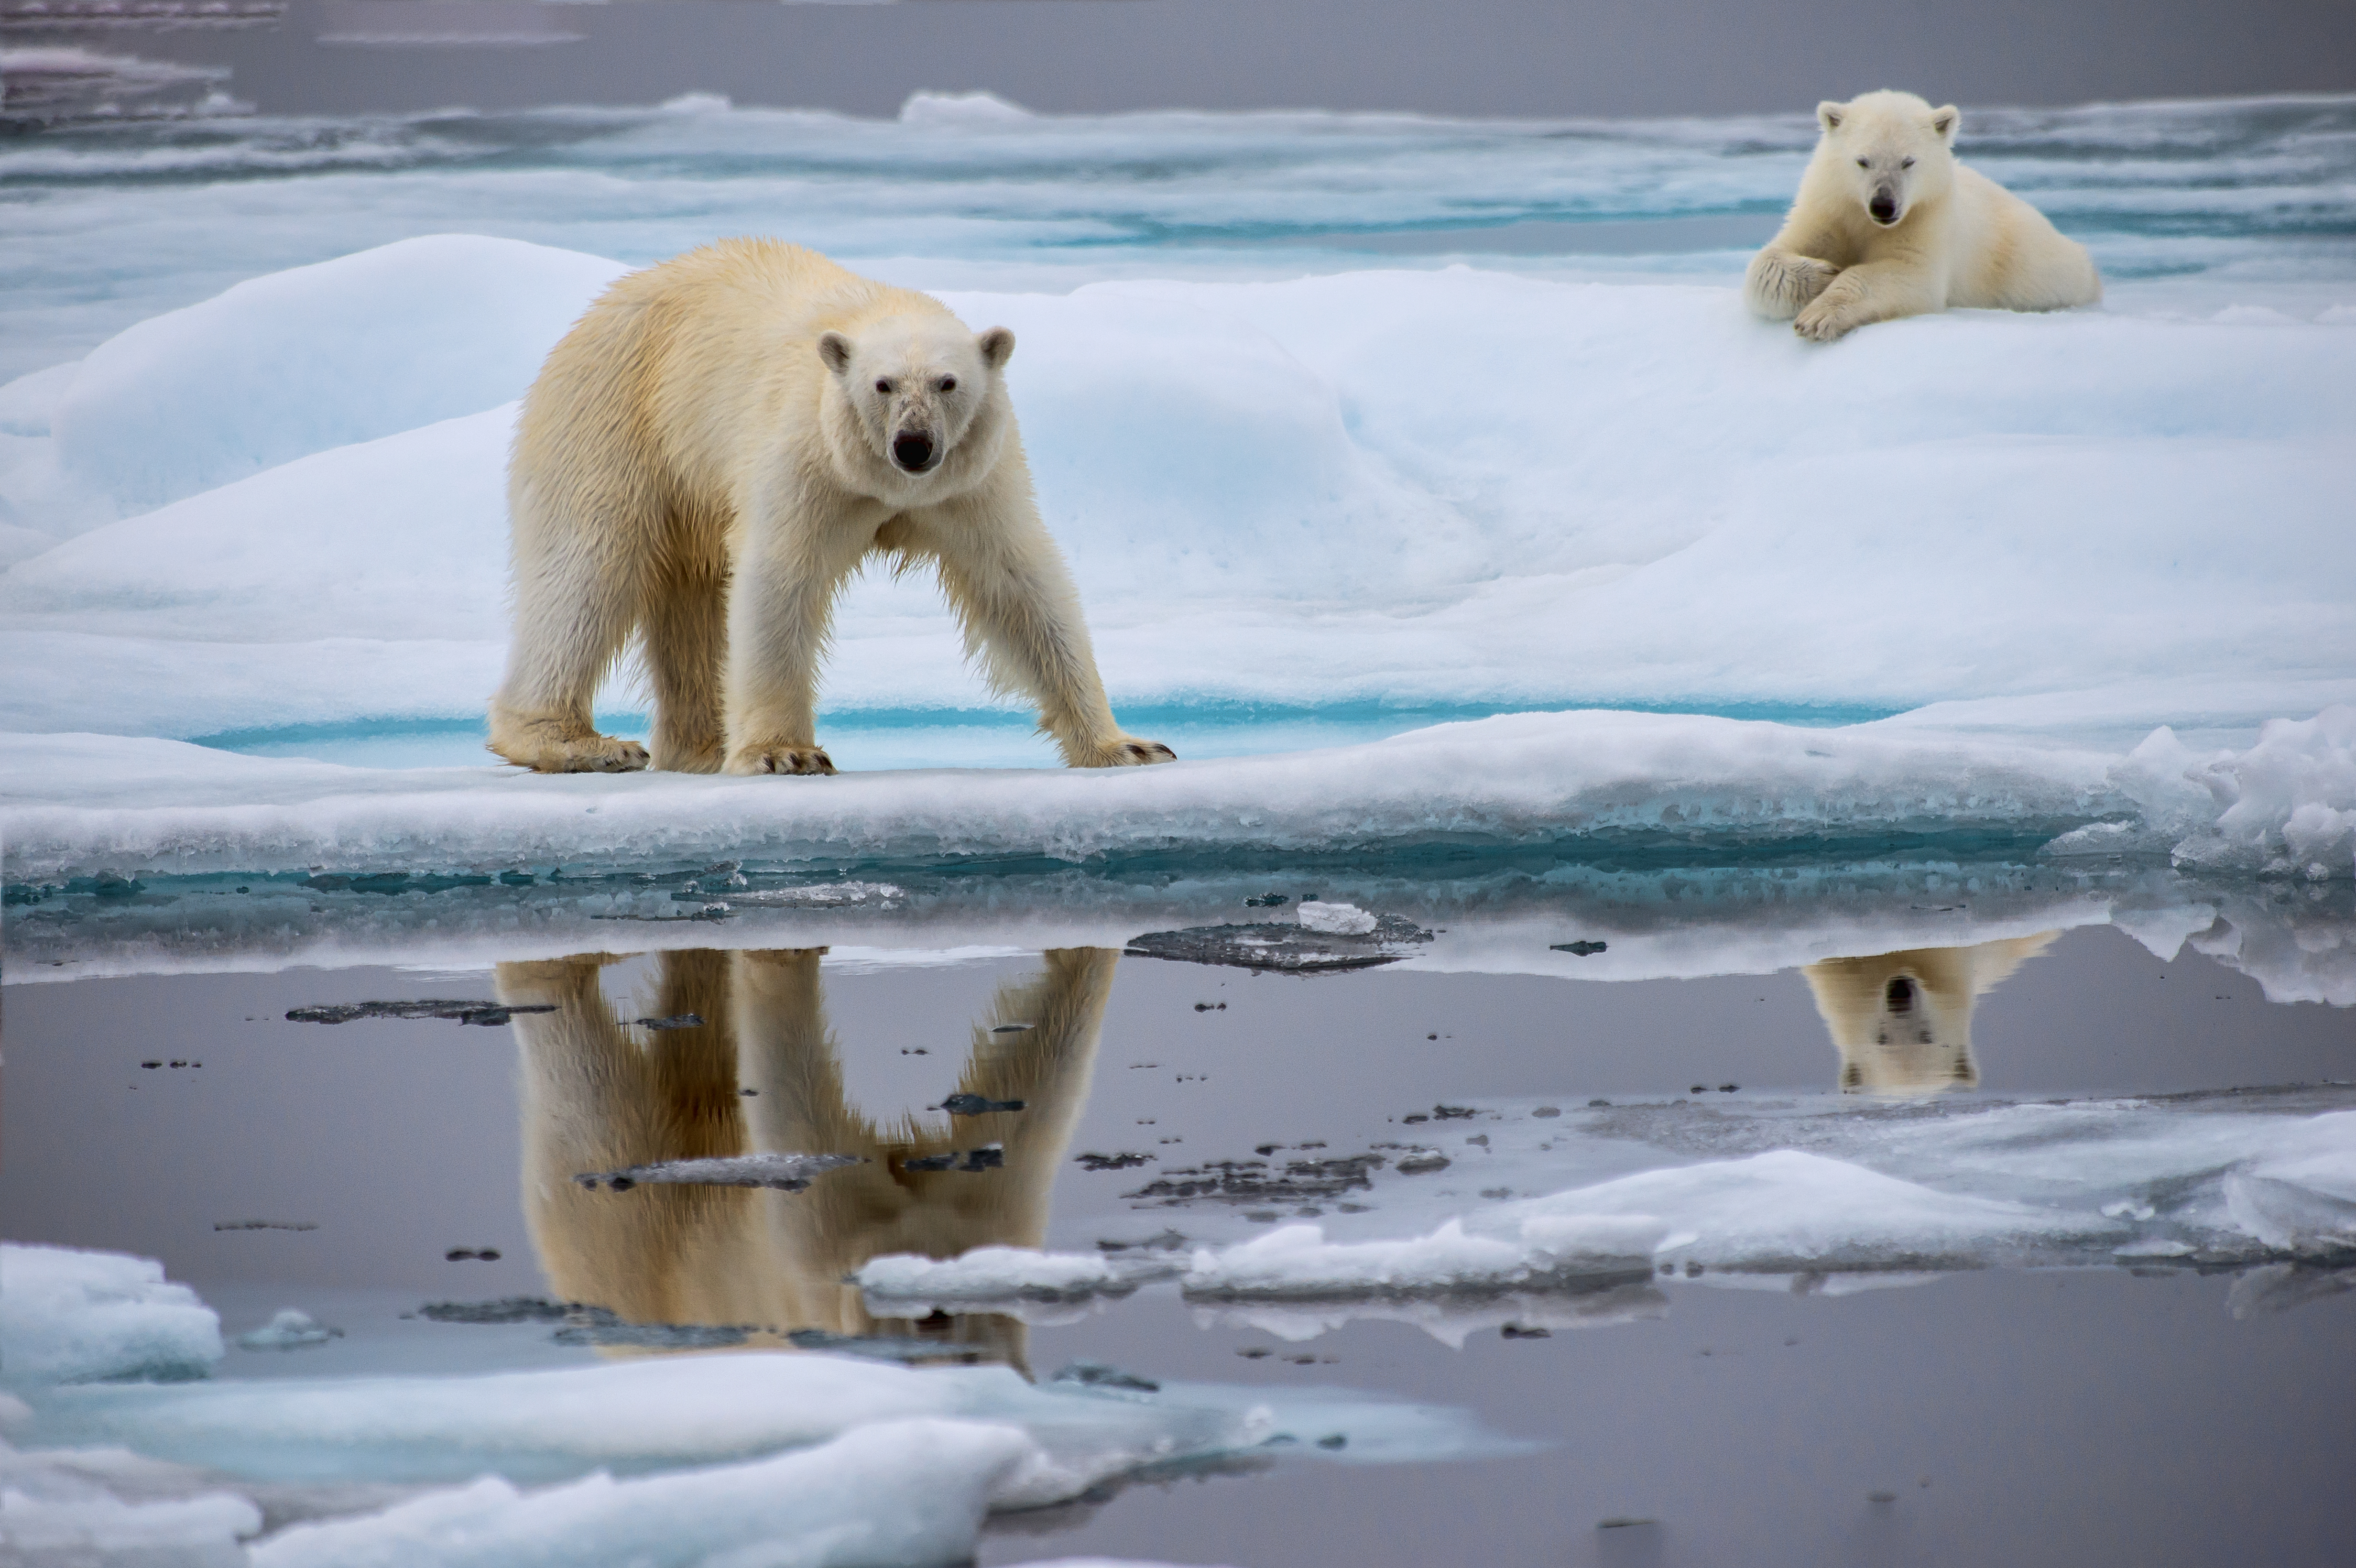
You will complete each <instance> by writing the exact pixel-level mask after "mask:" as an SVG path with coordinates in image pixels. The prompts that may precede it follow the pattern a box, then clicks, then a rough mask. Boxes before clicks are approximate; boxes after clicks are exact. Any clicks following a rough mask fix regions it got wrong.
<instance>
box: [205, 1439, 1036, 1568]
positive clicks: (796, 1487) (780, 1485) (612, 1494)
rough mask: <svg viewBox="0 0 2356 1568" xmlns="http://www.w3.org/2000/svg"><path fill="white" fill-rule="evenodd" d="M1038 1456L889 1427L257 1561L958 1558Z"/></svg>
mask: <svg viewBox="0 0 2356 1568" xmlns="http://www.w3.org/2000/svg"><path fill="white" fill-rule="evenodd" d="M1040 1460H1041V1456H1039V1454H1038V1452H1037V1450H1036V1449H1035V1448H1033V1445H1031V1443H1030V1442H1029V1440H1028V1439H1026V1438H1025V1437H1024V1436H1023V1434H1022V1432H1021V1431H1019V1430H1018V1429H1016V1428H1013V1427H1008V1426H995V1425H985V1424H979V1423H974V1422H962V1421H939V1420H916V1421H894V1422H881V1423H878V1424H874V1425H872V1426H862V1427H861V1428H859V1429H857V1430H856V1431H852V1432H849V1433H846V1434H844V1435H842V1436H841V1437H838V1438H836V1439H834V1440H833V1441H831V1442H829V1443H826V1444H823V1445H819V1446H818V1447H816V1448H812V1449H809V1450H806V1451H803V1452H799V1453H791V1454H784V1455H780V1456H776V1457H774V1458H767V1459H760V1460H755V1461H753V1462H751V1463H748V1464H741V1465H725V1466H712V1467H706V1468H701V1469H695V1470H688V1471H683V1472H679V1473H675V1474H670V1475H659V1476H641V1477H631V1478H629V1479H626V1480H616V1479H615V1478H614V1477H611V1476H609V1475H605V1474H603V1473H600V1474H597V1475H594V1476H589V1477H584V1478H583V1479H581V1480H578V1481H573V1482H571V1483H569V1484H566V1485H563V1486H557V1487H551V1488H547V1489H545V1490H542V1491H538V1492H531V1493H525V1492H521V1491H519V1490H518V1489H517V1488H515V1487H514V1486H513V1485H511V1484H510V1483H509V1482H507V1481H505V1480H501V1479H499V1478H498V1477H486V1478H485V1479H483V1480H480V1481H477V1482H476V1483H474V1484H473V1485H472V1486H468V1487H464V1488H456V1489H454V1490H450V1491H439V1492H433V1493H429V1494H427V1495H426V1496H424V1497H421V1498H417V1499H413V1500H412V1501H409V1502H405V1503H402V1504H399V1505H398V1506H396V1507H393V1508H391V1509H386V1510H384V1511H383V1512H381V1513H379V1514H374V1515H371V1516H369V1517H366V1518H361V1519H352V1520H335V1521H333V1522H329V1523H323V1524H305V1525H296V1526H295V1527H294V1528H292V1529H289V1530H286V1531H282V1532H281V1533H279V1534H278V1535H275V1536H273V1537H272V1538H271V1539H270V1540H269V1541H264V1542H262V1544H260V1545H259V1546H256V1547H255V1548H254V1549H253V1552H252V1563H253V1568H315V1565H316V1568H376V1565H381V1568H530V1565H531V1564H548V1565H550V1568H554V1565H557V1564H565V1565H568V1568H569V1565H571V1564H575V1563H630V1564H632V1565H633V1568H674V1565H675V1568H695V1565H704V1564H713V1563H754V1562H758V1563H762V1564H764V1565H775V1568H869V1565H871V1564H874V1563H949V1562H961V1561H964V1560H965V1559H967V1558H968V1557H969V1556H970V1555H971V1553H972V1552H973V1548H974V1542H975V1538H976V1536H977V1534H978V1532H979V1531H980V1526H981V1521H982V1519H983V1517H984V1515H986V1514H987V1513H988V1512H989V1509H990V1505H991V1499H992V1498H993V1497H994V1496H995V1495H997V1494H998V1493H999V1492H1001V1490H1003V1489H1005V1488H1006V1487H1007V1485H1008V1482H1009V1480H1010V1477H1012V1476H1013V1474H1014V1473H1015V1472H1016V1471H1017V1470H1019V1469H1020V1468H1022V1467H1023V1466H1025V1465H1026V1464H1036V1463H1039V1462H1040Z"/></svg>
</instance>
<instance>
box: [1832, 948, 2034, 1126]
mask: <svg viewBox="0 0 2356 1568" xmlns="http://www.w3.org/2000/svg"><path fill="white" fill-rule="evenodd" d="M2060 934H2061V933H2059V932H2054V931H2040V932H2039V933H2037V934H2036V935H2034V936H2009V937H2005V938H2002V939H2000V940H1998V941H1995V942H1983V943H1981V944H1979V945H1978V946H1976V947H1918V948H1912V949H1910V950H1908V951H1906V952H1903V953H1883V954H1878V955H1873V956H1871V957H1865V958H1826V959H1822V960H1819V961H1818V962H1816V963H1814V964H1811V965H1808V967H1807V970H1806V974H1807V976H1808V989H1809V990H1811V991H1813V992H1814V993H1815V997H1816V1011H1817V1013H1818V1014H1820V1015H1821V1016H1822V1017H1823V1019H1824V1020H1825V1027H1826V1029H1829V1030H1830V1031H1831V1032H1832V1037H1833V1044H1834V1046H1835V1047H1836V1048H1837V1049H1838V1051H1840V1058H1841V1070H1840V1087H1841V1093H1844V1094H1859V1093H1863V1094H1888V1095H1899V1096H1910V1097H1911V1096H1917V1095H1923V1094H1936V1093H1939V1092H1940V1091H1941V1090H1943V1089H1955V1088H1964V1089H1971V1088H1976V1087H1977V1086H1978V1084H1979V1081H1980V1067H1979V1062H1978V1061H1977V1060H1976V1059H1975V1058H1974V1056H1973V1054H1972V1011H1973V1008H1975V1007H1976V1006H1977V1004H1978V1002H1979V999H1980V997H1984V996H1986V995H1987V993H1988V992H1990V991H1992V990H1994V989H1995V988H1996V987H1997V986H1998V985H1999V984H2001V983H2002V982H2003V981H2004V980H2006V979H2007V978H2008V977H2009V976H2011V974H2012V972H2013V971H2014V970H2016V969H2018V968H2019V967H2020V966H2021V965H2023V964H2026V963H2028V962H2029V960H2030V959H2031V958H2034V957H2036V956H2037V955H2039V954H2040V953H2042V952H2044V951H2045V950H2046V949H2047V948H2048V947H2051V946H2052V945H2053V939H2054V938H2055V937H2057V936H2059V935H2060Z"/></svg>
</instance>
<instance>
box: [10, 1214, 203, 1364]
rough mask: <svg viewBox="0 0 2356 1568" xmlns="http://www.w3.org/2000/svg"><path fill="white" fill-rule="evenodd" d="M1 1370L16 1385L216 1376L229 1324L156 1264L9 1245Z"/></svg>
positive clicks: (148, 1260)
mask: <svg viewBox="0 0 2356 1568" xmlns="http://www.w3.org/2000/svg"><path fill="white" fill-rule="evenodd" d="M0 1281H5V1285H6V1288H5V1290H0V1367H5V1368H6V1370H7V1373H8V1379H9V1381H11V1382H19V1383H23V1382H50V1383H64V1382H86V1381H92V1380H95V1379H100V1378H105V1379H123V1378H145V1379H155V1380H161V1381H179V1380H183V1379H188V1378H201V1377H207V1376H209V1375H210V1373H211V1371H212V1368H213V1363H214V1362H215V1361H218V1360H220V1359H221V1338H220V1318H219V1317H216V1316H215V1315H214V1313H213V1309H212V1308H211V1307H207V1306H206V1305H205V1304H204V1303H203V1302H202V1301H200V1300H198V1298H197V1293H196V1292H195V1291H193V1290H190V1289H189V1288H188V1287H187V1285H174V1284H172V1283H170V1282H169V1281H167V1280H166V1279H165V1277H164V1265H163V1264H159V1263H157V1262H155V1260H154V1259H153V1258H140V1257H130V1256H126V1255H125V1254H123V1253H91V1252H82V1251H80V1250H79V1249H76V1248H72V1247H36V1246H18V1245H15V1244H0Z"/></svg>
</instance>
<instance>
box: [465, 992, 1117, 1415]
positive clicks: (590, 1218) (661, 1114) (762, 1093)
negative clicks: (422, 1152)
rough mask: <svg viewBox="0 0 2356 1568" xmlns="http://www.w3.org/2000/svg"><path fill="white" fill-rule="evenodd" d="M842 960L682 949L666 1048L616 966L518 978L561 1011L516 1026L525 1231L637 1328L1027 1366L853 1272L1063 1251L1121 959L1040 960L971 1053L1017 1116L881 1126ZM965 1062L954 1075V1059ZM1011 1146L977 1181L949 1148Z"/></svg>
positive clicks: (964, 1327)
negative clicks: (910, 1311)
mask: <svg viewBox="0 0 2356 1568" xmlns="http://www.w3.org/2000/svg"><path fill="white" fill-rule="evenodd" d="M823 951H824V950H823V949H807V948H805V949H799V950H787V951H776V952H744V953H723V952H711V951H702V952H695V951H686V952H670V953H665V954H663V955H661V956H660V958H659V961H658V962H659V970H658V976H657V979H656V984H655V987H654V989H653V990H652V991H651V993H647V994H641V995H640V996H639V997H637V1009H643V1010H644V1011H645V1012H646V1013H647V1014H648V1015H649V1016H661V1017H665V1018H672V1019H675V1018H678V1017H679V1016H680V1015H682V1014H692V1015H694V1017H695V1018H696V1019H698V1020H699V1021H698V1022H696V1023H694V1024H692V1025H688V1026H686V1027H670V1028H666V1029H664V1030H662V1031H661V1032H660V1033H659V1034H649V1033H647V1032H644V1031H642V1030H640V1029H637V1028H635V1027H633V1026H631V1025H628V1024H626V1023H624V1022H623V1021H622V1017H621V1016H620V1015H617V1014H616V1012H615V1010H614V1008H613V1006H612V1005H611V1004H610V1003H609V1002H608V1001H607V1000H606V998H605V994H604V991H603V988H602V987H601V984H600V981H599V970H600V969H601V968H602V967H603V966H604V965H607V964H611V963H614V962H616V955H609V954H580V955H574V956H572V957H567V958H558V959H550V960H535V961H527V962H520V963H507V964H501V965H499V966H498V996H499V999H500V1000H501V1001H503V1002H505V1003H508V1004H509V1005H510V1006H542V1007H553V1008H554V1009H555V1010H554V1011H552V1012H546V1013H518V1014H517V1015H516V1016H515V1017H514V1018H513V1019H511V1020H510V1023H511V1026H512V1028H513V1029H514V1031H515V1037H516V1044H517V1047H518V1050H519V1057H520V1062H519V1074H518V1076H519V1082H520V1084H521V1089H522V1104H521V1107H520V1108H521V1117H522V1124H523V1125H522V1147H523V1199H524V1205H523V1206H524V1217H525V1220H526V1222H527V1223H528V1224H529V1226H530V1231H531V1235H532V1240H533V1243H534V1245H535V1247H536V1248H537V1250H538V1253H539V1255H540V1264H541V1269H542V1270H543V1271H544V1272H545V1273H546V1275H547V1276H548V1281H549V1284H550V1285H551V1286H552V1288H553V1289H554V1290H555V1291H556V1292H557V1293H558V1295H559V1296H562V1298H563V1299H565V1300H567V1301H577V1302H583V1303H586V1304H588V1305H591V1306H596V1307H605V1308H606V1309H608V1310H609V1311H611V1312H613V1313H614V1314H616V1316H617V1317H620V1318H621V1319H622V1320H623V1321H624V1322H626V1323H639V1324H655V1323H680V1324H701V1325H727V1326H735V1325H746V1326H750V1327H751V1328H754V1329H755V1332H754V1333H753V1335H752V1336H751V1337H750V1340H749V1342H750V1343H752V1344H755V1345H758V1346H768V1347H780V1346H783V1345H786V1344H789V1343H791V1341H790V1340H789V1339H787V1336H788V1335H790V1334H791V1333H792V1332H793V1331H794V1330H795V1329H798V1328H817V1329H820V1330H823V1331H825V1332H828V1333H834V1334H856V1335H878V1334H880V1335H886V1336H894V1337H901V1338H908V1337H924V1338H930V1339H938V1340H939V1341H940V1342H941V1344H942V1348H943V1349H944V1350H948V1349H952V1348H962V1349H966V1350H968V1351H970V1352H973V1353H975V1354H977V1355H980V1356H984V1357H987V1358H988V1359H991V1360H1004V1361H1008V1362H1010V1363H1012V1365H1014V1366H1015V1367H1017V1368H1018V1369H1020V1368H1022V1367H1023V1366H1024V1364H1025V1361H1026V1356H1027V1349H1028V1339H1027V1332H1026V1330H1025V1329H1024V1328H1023V1324H1022V1323H1021V1322H1020V1321H1019V1320H1018V1319H1016V1318H1013V1317H1005V1316H1002V1315H1000V1314H995V1313H969V1314H964V1315H960V1316H958V1317H931V1318H926V1319H919V1320H914V1321H912V1320H910V1319H907V1318H889V1317H887V1318H878V1317H873V1316H872V1315H870V1314H869V1312H868V1310H867V1307H866V1300H865V1297H864V1296H862V1294H861V1292H860V1289H859V1287H858V1286H857V1285H850V1284H847V1283H845V1280H844V1276H845V1275H850V1274H852V1273H855V1272H857V1270H858V1269H859V1268H860V1267H861V1266H862V1265H863V1264H866V1262H867V1261H868V1260H869V1259H870V1258H873V1257H878V1256H881V1255H883V1254H885V1253H922V1254H924V1255H925V1256H926V1257H935V1258H953V1257H956V1256H958V1255H959V1254H960V1253H966V1252H968V1251H970V1250H971V1249H973V1248H975V1247H983V1246H1012V1247H1038V1246H1041V1245H1043V1244H1044V1241H1045V1237H1046V1226H1047V1216H1048V1211H1049V1209H1050V1208H1051V1206H1052V1195H1053V1191H1054V1188H1055V1176H1056V1173H1057V1171H1058V1170H1059V1169H1060V1168H1062V1165H1063V1162H1064V1156H1065V1152H1066V1148H1067V1147H1069V1145H1070V1143H1071V1140H1072V1134H1073V1132H1074V1130H1075V1129H1076V1127H1077V1126H1078V1125H1079V1119H1080V1115H1081V1113H1082V1112H1083V1111H1084V1110H1085V1109H1086V1107H1087V1099H1088V1084H1089V1081H1090V1079H1091V1078H1092V1076H1093V1075H1094V1072H1095V1067H1096V1056H1097V1047H1098V1039H1099V1037H1100V1035H1101V1034H1102V1032H1103V1029H1104V1016H1105V1008H1106V1006H1107V1004H1108V1002H1109V1001H1110V999H1111V996H1112V982H1113V976H1114V972H1115V970H1116V968H1117V967H1118V965H1119V962H1120V955H1119V952H1117V951H1115V950H1112V949H1108V948H1073V949H1068V950H1063V951H1055V952H1049V953H1045V954H1043V955H1040V962H1041V965H1042V967H1041V969H1040V970H1039V971H1038V972H1037V973H1035V974H1032V975H1028V976H1018V977H1014V978H1011V979H1009V980H1008V981H1006V982H1005V983H1003V984H1001V985H1000V986H999V987H997V988H996V990H995V991H994V993H993V994H992V995H991V997H990V998H989V1000H988V1001H987V1002H986V1003H985V1004H984V1006H983V1008H982V1009H981V1012H980V1017H979V1018H978V1019H976V1020H975V1022H974V1025H973V1027H972V1029H971V1031H970V1034H969V1044H968V1051H967V1057H966V1061H965V1064H964V1067H963V1069H962V1071H961V1072H959V1073H958V1078H957V1080H956V1085H955V1087H956V1089H957V1090H958V1091H959V1092H963V1093H969V1094H978V1095H980V1096H981V1097H982V1098H983V1099H986V1100H995V1101H998V1102H1001V1103H1010V1102H1020V1103H1021V1104H1022V1105H1023V1109H1022V1110H1020V1111H992V1112H985V1113H983V1114H981V1115H974V1116H958V1117H954V1118H951V1117H947V1116H940V1117H925V1118H923V1119H921V1120H920V1119H918V1118H917V1117H916V1116H913V1115H902V1116H897V1117H894V1118H893V1119H892V1120H890V1121H888V1122H881V1123H879V1122H878V1121H877V1120H876V1119H874V1118H872V1117H870V1116H868V1115H863V1114H862V1113H861V1112H860V1111H858V1110H856V1109H855V1108H853V1107H852V1106H851V1104H850V1102H849V1100H848V1099H847V1098H846V1095H845V1092H844V1085H843V1075H842V1059H841V1053H840V1051H839V1049H838V1046H837V1042H836V1040H835V1037H834V1032H833V1030H832V1029H830V1026H829V1024H828V1021H827V1015H826V1001H825V981H824V977H823V976H822V973H821V968H820V965H819V957H820V955H821V954H822V953H823ZM944 1060H946V1058H945V1059H944ZM991 1145H995V1146H998V1150H999V1152H998V1155H997V1159H996V1161H995V1162H994V1163H992V1164H991V1166H989V1167H988V1168H982V1169H979V1170H976V1169H972V1168H969V1166H968V1165H965V1164H953V1163H952V1160H951V1159H948V1158H944V1157H945V1156H949V1155H950V1153H951V1151H952V1150H959V1151H966V1150H971V1149H973V1148H975V1147H988V1146H991ZM755 1151H763V1152H770V1153H809V1154H855V1155H860V1156H862V1157H864V1161H865V1162H864V1163H863V1164H860V1165H856V1166H851V1167H848V1168H844V1169H841V1170H832V1171H829V1172H827V1173H826V1174H824V1175H823V1176H820V1177H819V1178H818V1179H816V1180H815V1181H814V1182H813V1183H812V1184H811V1186H810V1189H809V1190H808V1191H806V1192H798V1193H786V1192H775V1191H762V1190H757V1189H746V1188H738V1187H693V1186H669V1185H659V1184H641V1185H639V1186H637V1187H636V1188H634V1189H631V1190H630V1191H628V1192H612V1191H592V1190H588V1189H584V1187H583V1186H581V1185H580V1184H579V1183H578V1182H576V1181H575V1180H574V1178H575V1177H577V1176H581V1175H584V1174H586V1173H589V1172H593V1171H604V1170H617V1169H625V1168H628V1167H630V1166H633V1165H644V1164H650V1163H653V1162H656V1161H659V1160H671V1159H696V1158H706V1157H725V1156H732V1155H741V1154H746V1153H750V1152H755Z"/></svg>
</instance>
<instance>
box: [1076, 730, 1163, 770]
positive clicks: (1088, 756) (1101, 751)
mask: <svg viewBox="0 0 2356 1568" xmlns="http://www.w3.org/2000/svg"><path fill="white" fill-rule="evenodd" d="M1177 760H1178V753H1177V752H1173V751H1172V750H1171V749H1170V748H1169V747H1167V746H1165V745H1163V744H1162V742H1161V741H1141V740H1139V739H1138V738H1137V737H1136V736H1134V735H1116V736H1114V737H1113V738H1112V739H1111V740H1109V741H1105V742H1104V743H1103V744H1101V745H1097V746H1091V747H1089V748H1088V750H1087V752H1085V753H1084V754H1082V755H1081V756H1079V757H1076V758H1075V759H1074V760H1073V763H1072V765H1073V766H1074V767H1076V768H1145V767H1151V766H1152V765H1153V764H1154V763H1174V762H1176V761H1177Z"/></svg>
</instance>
